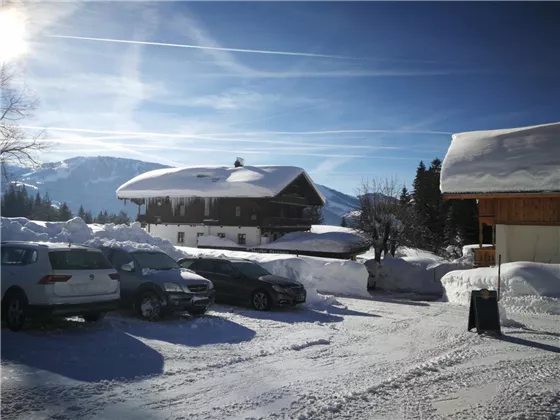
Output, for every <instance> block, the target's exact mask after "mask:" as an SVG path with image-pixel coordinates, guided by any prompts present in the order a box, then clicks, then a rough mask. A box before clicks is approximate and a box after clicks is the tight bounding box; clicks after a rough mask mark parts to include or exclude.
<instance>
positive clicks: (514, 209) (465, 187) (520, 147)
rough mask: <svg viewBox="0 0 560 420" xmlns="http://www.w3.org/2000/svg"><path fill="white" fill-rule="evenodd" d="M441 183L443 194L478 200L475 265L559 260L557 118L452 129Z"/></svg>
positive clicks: (559, 143)
mask: <svg viewBox="0 0 560 420" xmlns="http://www.w3.org/2000/svg"><path fill="white" fill-rule="evenodd" d="M440 185H441V192H442V194H443V197H444V199H448V200H465V199H476V200H477V202H478V218H479V227H480V229H479V232H480V241H479V242H480V243H479V247H478V248H475V262H474V264H475V266H479V267H480V266H491V265H495V264H496V263H497V262H498V257H499V256H501V262H502V263H505V262H514V261H534V262H544V263H560V123H555V124H546V125H540V126H533V127H524V128H517V129H508V130H492V131H477V132H470V133H460V134H455V135H453V139H452V142H451V145H450V147H449V150H448V152H447V154H446V156H445V159H444V161H443V165H442V171H441V183H440ZM488 229H491V231H492V238H493V240H492V244H491V246H487V245H484V246H483V241H482V236H483V232H484V230H488Z"/></svg>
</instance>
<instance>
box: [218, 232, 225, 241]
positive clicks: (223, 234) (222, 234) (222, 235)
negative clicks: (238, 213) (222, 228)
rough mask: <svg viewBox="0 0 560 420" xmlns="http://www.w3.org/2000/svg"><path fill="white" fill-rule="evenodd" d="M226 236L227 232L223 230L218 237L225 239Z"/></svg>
mask: <svg viewBox="0 0 560 420" xmlns="http://www.w3.org/2000/svg"><path fill="white" fill-rule="evenodd" d="M225 237H226V234H225V233H223V232H220V233H218V238H222V239H225Z"/></svg>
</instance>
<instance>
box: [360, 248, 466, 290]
mask: <svg viewBox="0 0 560 420" xmlns="http://www.w3.org/2000/svg"><path fill="white" fill-rule="evenodd" d="M359 258H360V260H362V261H364V265H365V266H366V267H367V268H368V270H369V271H370V272H371V273H375V264H376V263H375V260H374V259H373V258H374V254H373V251H368V252H367V253H365V254H362V255H360V256H359ZM470 267H472V261H471V260H470V259H468V258H459V259H457V260H454V261H447V260H445V259H444V258H442V257H440V256H438V255H436V254H434V253H432V252H429V251H424V250H421V249H415V248H406V247H403V248H399V249H397V252H396V254H395V258H392V257H391V256H390V255H388V256H386V257H385V258H383V259H382V261H381V266H380V268H379V270H378V273H377V282H376V287H378V288H380V289H383V290H387V291H392V292H405V293H417V294H424V295H438V296H440V295H442V293H443V287H442V285H441V278H442V277H443V276H444V275H445V274H447V273H449V272H450V271H453V270H461V269H467V268H470Z"/></svg>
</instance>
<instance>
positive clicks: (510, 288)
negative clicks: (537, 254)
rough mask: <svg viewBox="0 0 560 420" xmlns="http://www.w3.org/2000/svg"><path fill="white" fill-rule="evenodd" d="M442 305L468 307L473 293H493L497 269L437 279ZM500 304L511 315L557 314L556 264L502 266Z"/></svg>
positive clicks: (559, 269) (559, 282)
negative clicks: (439, 282) (441, 287)
mask: <svg viewBox="0 0 560 420" xmlns="http://www.w3.org/2000/svg"><path fill="white" fill-rule="evenodd" d="M441 282H442V285H443V288H444V292H445V293H444V297H443V300H444V301H448V302H451V303H456V304H459V305H468V304H469V302H470V295H471V291H472V290H474V289H489V290H497V288H498V268H497V267H484V268H476V269H472V270H466V271H452V272H450V273H448V274H446V275H445V276H444V277H443V278H442V279H441ZM500 293H501V299H500V302H501V303H502V304H503V305H504V306H506V307H508V309H511V310H513V311H521V312H534V313H552V314H557V315H558V314H560V264H544V263H534V262H513V263H506V264H502V268H501V291H500Z"/></svg>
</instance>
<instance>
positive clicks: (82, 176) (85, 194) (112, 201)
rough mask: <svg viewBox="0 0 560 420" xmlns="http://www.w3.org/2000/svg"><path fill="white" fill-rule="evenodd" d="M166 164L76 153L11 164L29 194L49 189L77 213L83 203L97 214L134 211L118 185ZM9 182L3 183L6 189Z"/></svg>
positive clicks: (14, 176)
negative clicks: (23, 164) (51, 159)
mask: <svg viewBox="0 0 560 420" xmlns="http://www.w3.org/2000/svg"><path fill="white" fill-rule="evenodd" d="M160 168H165V166H164V165H160V164H159V163H150V162H143V161H139V160H133V159H123V158H114V157H106V156H98V157H81V156H80V157H74V158H70V159H66V160H63V161H61V162H47V163H43V164H42V165H41V166H40V167H38V168H25V167H19V166H8V167H7V169H8V174H9V177H10V179H12V180H15V181H19V182H21V183H24V184H25V187H26V189H27V191H28V192H29V193H30V194H35V193H36V192H37V191H39V193H41V195H45V194H46V193H47V192H48V193H49V196H50V198H51V199H52V200H53V201H58V202H64V201H65V202H66V203H68V206H69V207H70V209H71V210H72V212H74V213H77V212H78V209H79V208H80V205H83V206H84V209H86V210H91V212H92V213H93V214H94V215H95V214H97V213H98V212H99V211H101V210H107V211H109V212H119V211H120V210H125V211H126V212H127V213H129V214H130V215H134V214H135V211H136V208H135V206H134V205H131V204H130V203H128V204H127V205H126V206H125V204H124V202H123V201H119V200H118V199H117V196H116V194H115V191H116V189H117V188H118V187H119V186H121V185H122V184H124V183H125V182H126V181H128V180H129V179H130V178H133V177H135V176H136V175H138V174H141V173H143V172H147V171H151V170H154V169H160ZM5 184H6V183H5V182H3V183H2V189H3V190H4V189H5V187H6V185H5Z"/></svg>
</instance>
